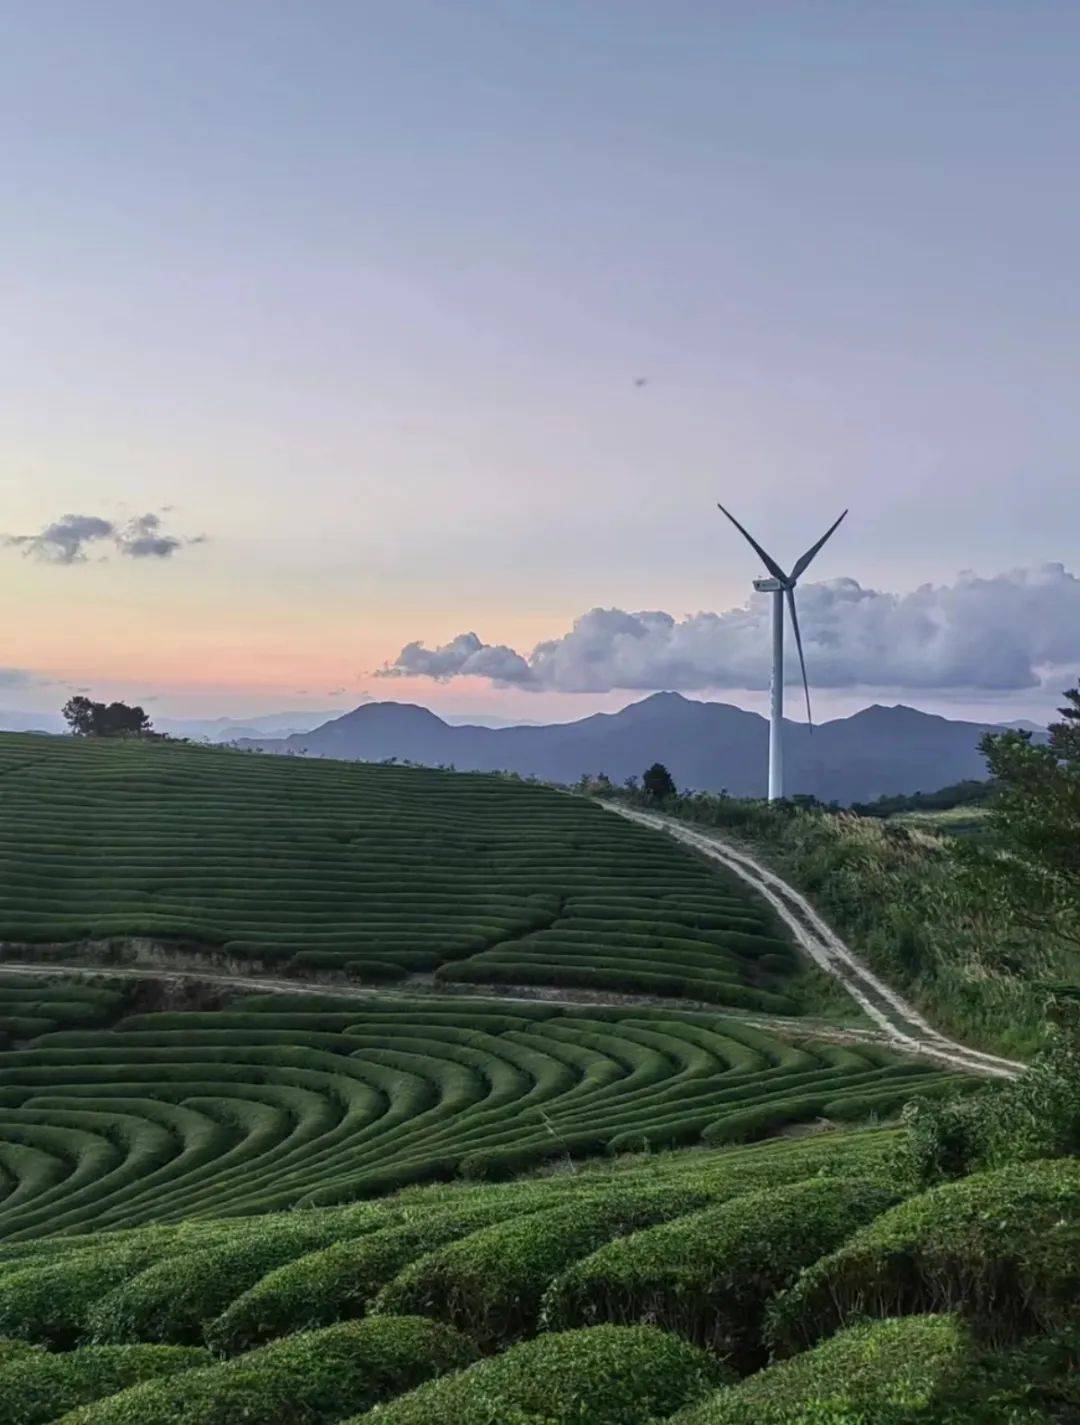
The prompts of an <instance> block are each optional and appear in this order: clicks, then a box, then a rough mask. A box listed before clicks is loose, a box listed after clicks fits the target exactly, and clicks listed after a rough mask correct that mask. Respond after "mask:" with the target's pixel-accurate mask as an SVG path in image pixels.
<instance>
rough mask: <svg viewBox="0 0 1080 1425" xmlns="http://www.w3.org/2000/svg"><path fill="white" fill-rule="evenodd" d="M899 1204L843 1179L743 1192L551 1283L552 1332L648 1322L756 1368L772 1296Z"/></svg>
mask: <svg viewBox="0 0 1080 1425" xmlns="http://www.w3.org/2000/svg"><path fill="white" fill-rule="evenodd" d="M897 1197H898V1194H897V1193H896V1192H894V1191H892V1190H890V1189H889V1188H886V1187H883V1186H882V1185H881V1184H879V1183H874V1182H871V1181H867V1180H865V1179H844V1178H820V1179H811V1180H810V1181H809V1182H804V1183H796V1184H794V1185H793V1186H791V1187H781V1188H773V1189H766V1190H765V1191H761V1192H749V1193H746V1194H744V1195H741V1196H739V1197H736V1198H734V1199H733V1200H732V1201H730V1202H725V1203H722V1204H721V1205H720V1206H718V1207H709V1208H706V1209H705V1210H704V1211H703V1212H697V1213H694V1214H693V1215H691V1216H688V1217H679V1218H677V1219H676V1220H675V1221H674V1222H666V1223H663V1224H662V1225H660V1226H656V1227H648V1228H645V1229H644V1230H643V1231H640V1232H635V1233H634V1234H633V1235H632V1236H629V1237H622V1238H618V1239H616V1240H615V1241H613V1242H608V1243H607V1244H606V1245H605V1246H603V1247H601V1248H600V1249H599V1250H598V1251H597V1252H594V1253H593V1255H592V1256H591V1257H586V1258H585V1259H584V1260H583V1261H579V1262H577V1263H575V1264H574V1265H573V1266H572V1267H570V1268H569V1269H568V1270H567V1271H566V1272H564V1273H563V1274H562V1276H560V1277H558V1278H557V1279H556V1280H555V1281H554V1282H553V1283H552V1285H551V1286H550V1288H549V1289H548V1292H547V1294H546V1296H545V1298H544V1319H545V1320H546V1322H547V1323H548V1325H550V1326H553V1327H556V1328H560V1327H567V1326H577V1325H590V1324H592V1323H594V1322H597V1321H613V1322H618V1323H620V1324H627V1323H630V1322H642V1323H644V1322H648V1323H651V1324H653V1325H657V1326H664V1327H666V1328H667V1329H668V1330H671V1331H676V1332H678V1333H679V1334H680V1335H681V1336H686V1337H688V1338H689V1339H690V1340H692V1341H694V1342H695V1343H697V1344H698V1345H701V1346H705V1347H708V1348H709V1349H711V1350H713V1351H715V1352H717V1353H718V1354H720V1355H722V1356H725V1357H727V1358H729V1359H730V1360H731V1363H732V1364H733V1365H734V1366H735V1367H736V1369H738V1370H739V1371H742V1372H745V1371H747V1370H752V1369H754V1368H755V1366H757V1365H760V1364H762V1361H763V1358H764V1353H763V1351H762V1348H761V1339H760V1337H761V1322H762V1316H763V1313H764V1309H765V1305H766V1303H767V1301H768V1300H769V1298H770V1297H771V1296H773V1295H775V1294H776V1292H778V1291H780V1290H781V1289H782V1288H783V1287H785V1286H787V1285H789V1284H790V1283H791V1282H792V1281H793V1280H794V1278H795V1277H796V1276H797V1275H798V1272H799V1270H800V1269H801V1268H802V1267H804V1266H807V1265H809V1264H810V1263H811V1262H814V1261H816V1260H817V1258H818V1257H821V1256H823V1255H824V1254H825V1253H826V1252H830V1251H832V1250H833V1249H834V1248H836V1247H838V1246H839V1245H840V1243H841V1242H843V1241H845V1240H846V1239H847V1238H848V1237H850V1236H851V1235H852V1233H853V1232H855V1231H856V1229H857V1228H859V1227H862V1226H864V1225H865V1224H866V1223H867V1222H870V1221H871V1220H872V1219H873V1218H875V1217H877V1216H878V1215H879V1214H880V1213H882V1212H884V1211H885V1209H886V1208H888V1207H891V1206H892V1205H893V1204H894V1203H895V1202H896V1201H897Z"/></svg>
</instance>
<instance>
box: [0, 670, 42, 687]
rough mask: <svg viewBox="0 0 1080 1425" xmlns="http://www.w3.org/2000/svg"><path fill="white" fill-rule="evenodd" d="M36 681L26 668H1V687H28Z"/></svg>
mask: <svg viewBox="0 0 1080 1425" xmlns="http://www.w3.org/2000/svg"><path fill="white" fill-rule="evenodd" d="M36 681H37V680H36V679H34V678H33V677H31V675H30V674H29V673H27V672H26V670H25V669H24V668H0V688H26V687H29V686H30V684H32V683H34V682H36Z"/></svg>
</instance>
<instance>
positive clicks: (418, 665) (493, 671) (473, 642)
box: [375, 633, 532, 685]
mask: <svg viewBox="0 0 1080 1425" xmlns="http://www.w3.org/2000/svg"><path fill="white" fill-rule="evenodd" d="M531 674H532V670H531V669H530V667H529V664H528V663H527V662H526V660H525V659H524V658H522V656H521V654H520V653H515V652H514V650H513V649H512V648H507V646H506V645H505V644H504V643H482V642H481V641H480V639H479V638H478V637H477V635H476V634H475V633H459V634H458V636H457V638H454V639H451V641H450V642H449V643H444V644H443V645H442V647H441V648H425V647H424V645H423V644H422V643H407V644H406V645H405V647H404V648H403V649H402V650H401V652H400V653H399V654H398V656H397V658H396V659H395V660H394V662H393V663H392V664H389V665H388V666H387V667H385V668H379V669H377V670H376V673H375V676H376V677H377V678H394V677H422V678H434V679H435V680H436V681H437V682H439V683H445V682H447V681H448V680H449V679H450V678H458V677H464V676H466V675H469V676H476V677H480V678H490V679H491V680H492V681H493V682H496V683H501V684H506V685H509V684H522V685H527V684H529V683H530V682H531Z"/></svg>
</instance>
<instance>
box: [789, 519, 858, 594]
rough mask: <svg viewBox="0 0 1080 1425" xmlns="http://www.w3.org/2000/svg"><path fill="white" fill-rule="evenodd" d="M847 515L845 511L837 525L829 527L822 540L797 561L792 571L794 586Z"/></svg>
mask: <svg viewBox="0 0 1080 1425" xmlns="http://www.w3.org/2000/svg"><path fill="white" fill-rule="evenodd" d="M846 514H847V510H845V511H844V514H843V515H841V516H840V519H839V520H837V521H836V523H835V524H831V525H830V526H829V528H828V529H827V530H826V531H825V533H824V534H823V535H822V536H821V538H820V539H819V540H818V542H817V544H812V545H811V546H810V548H809V549H808V550H807V551H806V553H805V554H804V555H803V556H802V558H801V559H796V561H795V567H794V569H792V571H791V582H792V583H793V584H794V582H795V580H796V579H797V578H798V577H799V575H800V574H802V573H803V571H804V570H805V569H806V568H807V566H808V565H809V563H810V561H811V560H812V559H813V557H814V555H815V554H817V552H818V550H819V549H820V548H821V546H822V545H823V544H824V543H825V541H826V540H827V539H828V538H829V536H830V535H831V534H832V532H833V531H834V530H835V529H836V526H837V525H838V524H839V523H840V520H842V519H843V518H844V515H846Z"/></svg>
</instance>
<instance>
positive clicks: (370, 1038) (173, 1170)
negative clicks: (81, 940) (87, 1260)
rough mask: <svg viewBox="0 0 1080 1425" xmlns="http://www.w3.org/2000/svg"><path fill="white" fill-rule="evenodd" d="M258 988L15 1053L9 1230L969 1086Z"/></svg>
mask: <svg viewBox="0 0 1080 1425" xmlns="http://www.w3.org/2000/svg"><path fill="white" fill-rule="evenodd" d="M314 1003H315V1004H316V1005H317V1006H318V1008H317V1009H314V1010H313V1009H312V1008H311V1002H309V1001H308V1000H306V999H305V998H304V997H303V996H297V997H288V996H253V997H251V998H249V999H245V1000H240V1001H238V1002H236V1004H235V1005H234V1006H233V1007H232V1008H231V1009H229V1010H227V1011H206V1012H185V1013H156V1014H148V1015H137V1016H132V1017H130V1018H128V1019H125V1020H121V1021H120V1022H119V1023H118V1024H117V1025H116V1026H115V1027H114V1028H113V1029H111V1030H104V1031H61V1032H57V1033H53V1034H48V1035H43V1036H42V1037H40V1038H39V1039H37V1040H35V1041H33V1042H32V1043H31V1044H29V1045H27V1046H25V1047H23V1048H20V1049H16V1050H9V1051H7V1052H4V1053H0V1172H2V1173H3V1178H4V1184H5V1186H6V1188H7V1191H6V1193H5V1194H4V1195H3V1196H2V1197H0V1233H3V1234H4V1235H5V1236H7V1237H9V1238H12V1237H19V1238H27V1237H33V1236H36V1235H41V1234H42V1233H46V1232H49V1233H55V1232H59V1231H64V1232H75V1231H85V1230H87V1229H89V1228H102V1227H123V1226H134V1225H137V1224H139V1223H159V1224H160V1223H167V1222H175V1221H178V1220H181V1219H182V1218H184V1217H187V1216H191V1215H193V1214H197V1215H200V1216H214V1215H217V1216H221V1215H223V1214H237V1213H250V1212H265V1211H269V1210H273V1209H275V1208H282V1207H287V1206H292V1205H294V1204H298V1203H299V1204H308V1205H319V1204H323V1205H328V1204H331V1203H334V1202H341V1201H347V1200H350V1199H353V1198H356V1197H361V1196H375V1195H377V1194H378V1193H380V1192H384V1191H387V1190H389V1189H392V1188H395V1187H400V1186H402V1185H404V1184H407V1183H411V1182H418V1181H430V1180H432V1179H439V1178H447V1177H452V1176H454V1175H455V1174H458V1173H463V1174H465V1175H466V1176H470V1177H481V1178H498V1177H504V1176H509V1175H510V1174H512V1173H514V1172H516V1171H519V1170H520V1169H522V1168H523V1167H528V1166H531V1165H535V1164H536V1163H539V1162H542V1161H544V1160H547V1159H551V1158H556V1159H561V1160H566V1159H571V1158H580V1157H585V1156H588V1155H590V1154H597V1153H606V1152H611V1151H616V1150H617V1151H626V1150H639V1149H655V1148H658V1147H670V1146H675V1145H679V1144H686V1143H696V1142H700V1141H704V1142H707V1143H712V1144H722V1143H727V1142H738V1141H741V1140H749V1139H752V1138H755V1137H762V1136H765V1135H766V1134H767V1133H768V1132H770V1131H771V1130H772V1129H773V1128H774V1127H776V1126H777V1125H779V1124H784V1123H792V1122H795V1123H798V1122H805V1121H808V1120H813V1119H816V1118H819V1117H822V1116H828V1117H836V1118H852V1117H858V1116H860V1115H862V1114H865V1113H866V1112H868V1111H870V1110H871V1109H872V1110H873V1111H876V1112H878V1113H881V1114H888V1113H890V1112H896V1111H897V1110H898V1109H899V1107H900V1106H901V1105H902V1104H903V1103H904V1102H905V1101H906V1100H907V1099H909V1098H910V1097H911V1096H912V1094H913V1093H915V1092H916V1091H917V1092H919V1093H921V1094H923V1095H924V1096H925V1095H930V1094H933V1093H935V1092H944V1091H946V1090H947V1089H948V1088H949V1087H950V1085H951V1084H952V1082H953V1080H952V1079H951V1078H950V1076H948V1075H945V1074H942V1073H941V1072H939V1071H938V1070H937V1069H934V1068H932V1067H930V1066H928V1065H926V1064H924V1063H920V1062H916V1061H912V1060H903V1059H900V1058H899V1057H897V1056H895V1055H891V1054H890V1053H888V1052H886V1051H882V1050H879V1049H877V1048H874V1047H859V1048H857V1049H855V1048H847V1047H843V1046H836V1045H828V1044H814V1043H811V1042H807V1043H792V1042H789V1041H787V1040H785V1039H782V1038H779V1037H777V1036H774V1035H771V1034H768V1033H766V1032H764V1031H762V1030H759V1029H755V1028H751V1027H750V1026H748V1025H746V1024H743V1023H740V1022H739V1021H737V1020H733V1019H724V1018H720V1017H718V1016H716V1015H713V1014H709V1013H696V1014H694V1013H684V1014H680V1013H677V1012H673V1011H668V1010H659V1009H648V1008H641V1009H638V1008H633V1009H631V1008H626V1009H600V1008H593V1007H588V1008H586V1007H580V1008H560V1007H558V1006H554V1005H547V1004H535V1005H528V1004H521V1005H514V1006H512V1007H511V1006H508V1005H505V1004H501V1005H500V1004H497V1003H493V1002H482V1001H477V1000H465V1001H452V1000H446V1001H443V1000H431V999H428V1000H414V1001H410V1000H406V999H402V1000H390V999H386V1000H364V1001H354V1002H349V1001H334V1000H333V999H332V998H325V999H324V998H321V997H320V998H319V999H318V1000H316V1001H314Z"/></svg>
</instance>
